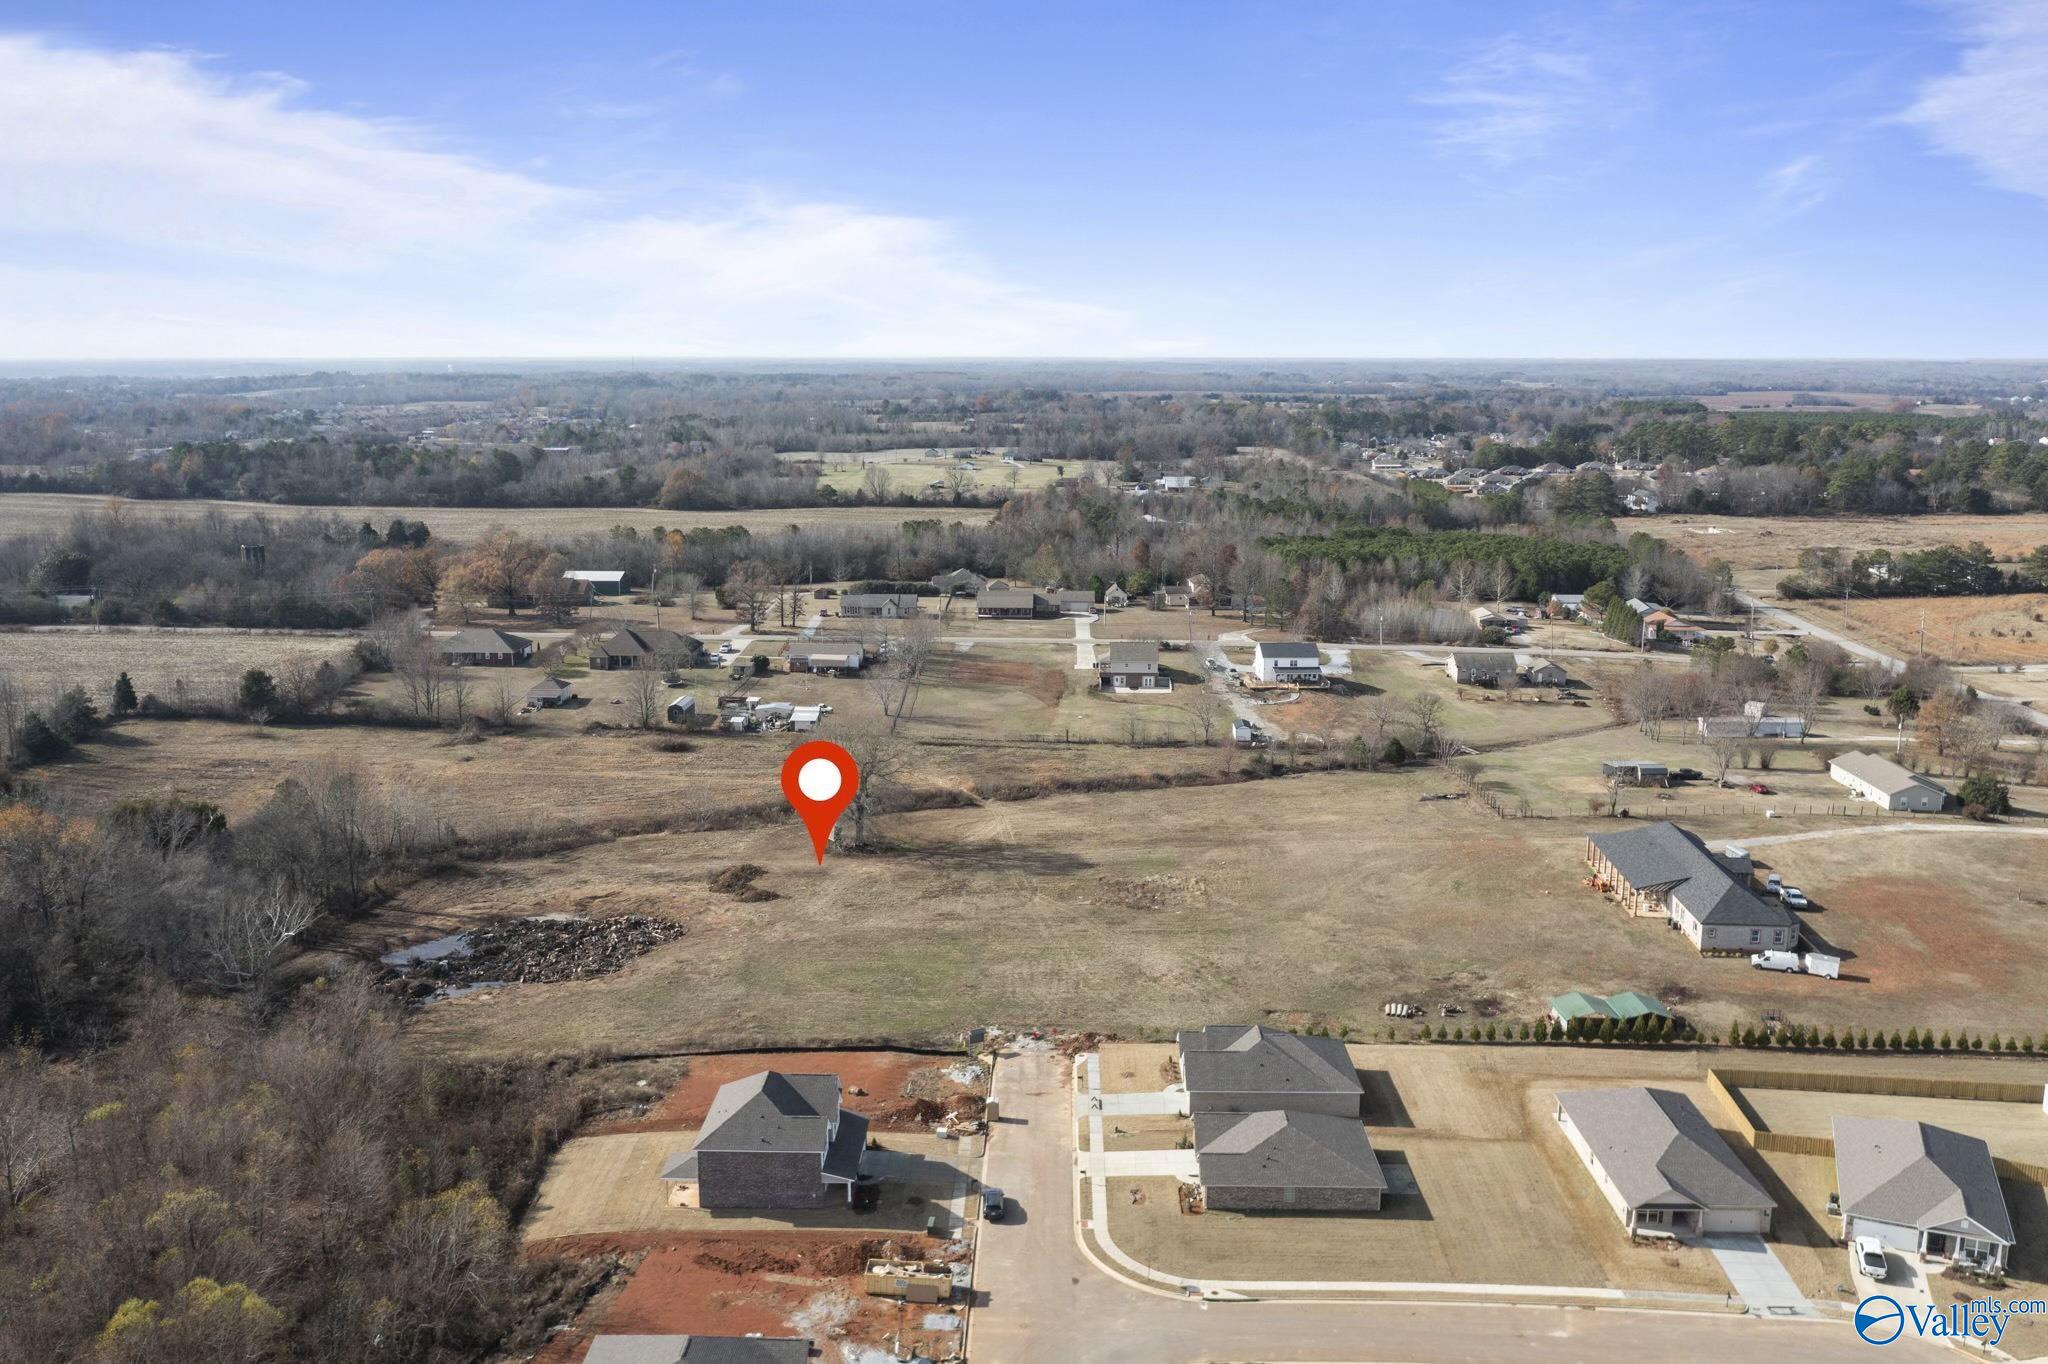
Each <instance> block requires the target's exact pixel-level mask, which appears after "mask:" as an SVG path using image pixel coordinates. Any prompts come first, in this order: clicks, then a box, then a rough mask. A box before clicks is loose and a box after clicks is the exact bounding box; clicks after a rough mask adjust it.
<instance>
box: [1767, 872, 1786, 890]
mask: <svg viewBox="0 0 2048 1364" xmlns="http://www.w3.org/2000/svg"><path fill="white" fill-rule="evenodd" d="M1784 888H1785V878H1784V877H1782V876H1780V875H1779V874H1778V873H1777V872H1772V873H1771V874H1770V875H1769V876H1766V877H1765V878H1764V889H1765V890H1767V891H1769V892H1770V893H1771V894H1773V895H1776V894H1777V893H1778V892H1779V891H1781V890H1783V889H1784Z"/></svg>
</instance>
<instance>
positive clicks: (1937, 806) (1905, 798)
mask: <svg viewBox="0 0 2048 1364" xmlns="http://www.w3.org/2000/svg"><path fill="white" fill-rule="evenodd" d="M1828 775H1829V776H1830V777H1833V778H1834V779H1835V780H1836V781H1838V782H1840V783H1841V784H1842V785H1844V786H1846V787H1848V788H1849V789H1850V790H1851V791H1854V792H1855V793H1856V794H1857V795H1859V796H1861V797H1862V798H1863V799H1864V800H1868V801H1874V802H1875V803H1876V804H1877V805H1878V806H1880V807H1881V808H1883V809H1886V810H1913V811H1917V812H1920V813H1923V814H1938V813H1939V812H1940V811H1942V810H1943V809H1945V808H1947V806H1948V801H1949V795H1948V789H1947V788H1946V787H1944V786H1942V785H1940V784H1939V783H1937V782H1935V781H1934V780H1933V779H1932V778H1930V777H1923V776H1921V775H1920V774H1919V773H1918V772H1909V771H1907V770H1906V769H1905V768H1903V767H1901V766H1899V765H1898V764H1897V763H1895V762H1893V761H1892V760H1891V759H1890V758H1881V757H1879V756H1878V755H1877V754H1875V753H1844V754H1843V755H1842V756H1841V757H1839V758H1836V759H1835V760H1834V761H1833V762H1831V763H1829V764H1828Z"/></svg>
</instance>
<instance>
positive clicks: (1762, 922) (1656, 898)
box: [1586, 823, 1800, 956]
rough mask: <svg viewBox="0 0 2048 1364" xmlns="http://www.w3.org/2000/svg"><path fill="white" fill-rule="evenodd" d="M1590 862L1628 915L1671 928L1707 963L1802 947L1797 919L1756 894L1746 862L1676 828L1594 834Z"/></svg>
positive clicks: (1602, 884) (1666, 825) (1599, 882)
mask: <svg viewBox="0 0 2048 1364" xmlns="http://www.w3.org/2000/svg"><path fill="white" fill-rule="evenodd" d="M1586 861H1587V862H1588V863H1589V864H1590V865H1591V866H1592V868H1593V874H1594V878H1595V882H1596V884H1597V885H1598V886H1599V888H1600V889H1602V890H1605V891H1607V892H1608V893H1609V894H1611V895H1612V896H1614V898H1615V899H1616V900H1617V901H1619V902H1620V903H1621V905H1622V907H1623V908H1625V909H1627V910H1628V911H1629V912H1630V913H1631V914H1647V915H1656V916H1659V917H1662V918H1665V919H1667V920H1669V921H1670V923H1671V925H1672V926H1673V927H1674V928H1677V929H1678V930H1679V931H1680V932H1682V933H1684V934H1685V937H1686V941H1688V942H1690V943H1691V944H1692V945H1693V946H1694V947H1696V948H1698V949H1699V951H1700V953H1701V955H1703V956H1706V955H1713V954H1716V953H1726V954H1734V953H1744V954H1746V953H1751V952H1763V951H1770V950H1777V951H1791V950H1794V949H1796V948H1797V947H1798V945H1799V933H1800V923H1799V918H1798V916H1797V915H1795V914H1793V913H1792V911H1791V910H1789V909H1787V908H1785V906H1784V905H1782V904H1780V903H1778V902H1777V901H1776V900H1767V899H1765V898H1764V897H1763V896H1761V895H1758V894H1757V893H1756V892H1755V891H1753V890H1751V889H1750V878H1751V871H1750V863H1749V858H1748V857H1747V856H1740V855H1736V854H1732V853H1725V854H1716V853H1713V852H1710V851H1708V849H1707V845H1706V844H1705V843H1702V842H1701V841H1700V840H1699V839H1698V838H1697V837H1695V836H1694V835H1692V834H1690V833H1687V832H1686V831H1685V830H1684V829H1681V828H1679V827H1678V826H1677V825H1676V824H1669V823H1659V824H1645V825H1642V826H1640V827H1639V828H1634V829H1624V830H1622V831H1621V832H1619V833H1611V834H1594V835H1592V836H1591V837H1589V838H1588V839H1587V840H1586Z"/></svg>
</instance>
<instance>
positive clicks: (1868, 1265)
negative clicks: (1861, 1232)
mask: <svg viewBox="0 0 2048 1364" xmlns="http://www.w3.org/2000/svg"><path fill="white" fill-rule="evenodd" d="M1856 1267H1857V1268H1858V1269H1860V1270H1862V1271H1863V1272H1864V1273H1865V1274H1868V1275H1869V1276H1870V1277H1871V1278H1873V1279H1875V1280H1877V1282H1879V1283H1883V1282H1884V1281H1885V1278H1886V1277H1887V1276H1888V1275H1889V1274H1890V1273H1891V1272H1892V1262H1891V1257H1889V1256H1887V1255H1886V1254H1885V1253H1884V1242H1882V1241H1880V1240H1878V1239H1877V1238H1876V1237H1875V1236H1859V1237H1857V1238H1856Z"/></svg>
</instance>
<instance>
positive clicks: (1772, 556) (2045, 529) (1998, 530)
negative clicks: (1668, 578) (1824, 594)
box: [1627, 512, 2048, 573]
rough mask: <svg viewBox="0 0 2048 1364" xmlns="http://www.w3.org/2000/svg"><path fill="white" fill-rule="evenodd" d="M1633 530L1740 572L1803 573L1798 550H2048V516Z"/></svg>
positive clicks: (1666, 522)
mask: <svg viewBox="0 0 2048 1364" xmlns="http://www.w3.org/2000/svg"><path fill="white" fill-rule="evenodd" d="M1627 526H1628V528H1629V529H1631V530H1637V529H1640V530H1646V531H1648V532H1649V533H1650V534H1652V535H1655V536H1658V537H1659V538H1661V539H1662V540H1663V541H1664V542H1665V543H1666V544H1669V545H1671V546H1672V547H1673V548H1674V549H1682V550H1684V551H1685V552H1686V553H1687V554H1690V555H1692V556H1693V557H1694V558H1695V559H1698V560H1699V561H1700V562H1702V563H1705V562H1706V561H1708V560H1710V559H1725V560H1727V561H1728V563H1729V565H1730V566H1732V567H1733V568H1735V569H1737V570H1738V571H1740V570H1744V569H1773V570H1778V571H1779V572H1780V573H1782V572H1783V571H1784V570H1789V569H1792V568H1796V567H1797V566H1798V564H1799V551H1801V550H1802V549H1817V548H1822V547H1826V546H1835V547H1839V548H1842V549H1848V550H1861V549H1888V550H1890V551H1892V553H1894V554H1898V553H1901V552H1903V551H1906V550H1918V549H1932V548H1934V547H1936V546H1938V545H1966V544H1969V543H1970V542H1971V541H1973V540H1981V541H1982V542H1983V543H1984V544H1985V545H1986V546H1987V547H1988V548H1989V549H1990V550H1991V552H1992V553H1993V554H1994V555H1996V556H1998V557H1999V558H2001V559H2016V558H2019V557H2020V556H2022V555H2025V554H2029V553H2031V552H2032V551H2033V550H2034V548H2035V547H2036V546H2038V545H2044V544H2048V512H2027V513H2023V514H2020V515H2016V516H1964V515H1939V516H1771V517H1763V516H1695V515H1690V514H1686V515H1672V516H1642V517H1630V518H1629V519H1628V522H1627Z"/></svg>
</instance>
